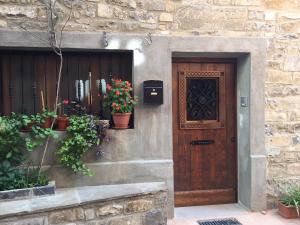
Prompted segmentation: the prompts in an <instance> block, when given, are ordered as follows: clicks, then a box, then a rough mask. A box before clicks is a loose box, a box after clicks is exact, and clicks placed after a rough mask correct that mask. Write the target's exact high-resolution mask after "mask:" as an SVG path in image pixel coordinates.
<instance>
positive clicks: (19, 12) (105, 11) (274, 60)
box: [0, 0, 300, 202]
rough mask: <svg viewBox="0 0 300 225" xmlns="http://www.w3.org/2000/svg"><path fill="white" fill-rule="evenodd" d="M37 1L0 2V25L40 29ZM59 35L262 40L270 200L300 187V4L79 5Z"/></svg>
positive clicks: (276, 0) (184, 0) (135, 1)
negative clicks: (264, 44) (264, 47)
mask: <svg viewBox="0 0 300 225" xmlns="http://www.w3.org/2000/svg"><path fill="white" fill-rule="evenodd" d="M42 2H43V1H39V0H0V28H2V29H9V30H23V28H26V29H27V30H45V28H46V27H47V22H46V11H45V7H44V5H43V3H42ZM69 7H70V1H69V0H64V1H63V0H61V1H59V4H57V9H58V12H64V11H66V10H68V8H69ZM59 22H60V23H62V22H63V20H61V21H59ZM22 27H23V28H22ZM66 30H68V31H80V32H86V31H89V32H91V31H103V30H106V31H118V32H126V33H128V32H134V33H140V32H143V33H145V32H149V31H150V32H152V33H161V34H167V35H182V34H190V35H195V36H197V35H202V36H225V37H264V38H266V39H267V40H268V59H267V65H268V66H267V77H266V80H265V87H266V92H265V96H266V102H265V106H266V111H265V115H266V124H265V135H266V144H265V147H266V149H267V153H268V195H269V200H270V202H272V199H273V198H274V197H276V196H277V195H278V194H279V193H280V192H282V191H284V190H285V189H286V188H287V186H289V185H290V184H300V161H299V160H300V39H299V37H300V1H295V0H86V1H80V0H78V1H77V4H76V5H75V10H74V12H73V17H72V19H71V21H70V22H69V23H68V25H67V27H66Z"/></svg>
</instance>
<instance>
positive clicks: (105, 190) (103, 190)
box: [0, 182, 167, 219]
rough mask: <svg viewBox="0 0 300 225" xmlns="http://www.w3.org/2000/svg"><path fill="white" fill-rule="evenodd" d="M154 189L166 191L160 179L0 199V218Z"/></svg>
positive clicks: (100, 200) (156, 191) (150, 192)
mask: <svg viewBox="0 0 300 225" xmlns="http://www.w3.org/2000/svg"><path fill="white" fill-rule="evenodd" d="M158 192H167V187H166V185H165V184H164V183H163V182H153V183H136V184H119V185H102V186H88V187H77V188H68V189H58V190H57V194H55V195H54V196H47V197H36V198H32V199H26V200H14V201H7V202H0V219H3V218H7V217H14V216H21V215H25V214H34V213H40V212H45V211H51V210H59V209H64V208H70V207H76V206H81V205H86V204H92V203H99V202H107V201H110V200H115V199H120V198H130V197H136V196H141V195H148V194H154V193H158Z"/></svg>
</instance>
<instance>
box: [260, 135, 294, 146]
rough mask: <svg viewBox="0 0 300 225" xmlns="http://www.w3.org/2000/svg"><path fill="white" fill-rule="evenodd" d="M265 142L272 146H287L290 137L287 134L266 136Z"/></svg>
mask: <svg viewBox="0 0 300 225" xmlns="http://www.w3.org/2000/svg"><path fill="white" fill-rule="evenodd" d="M266 140H267V143H268V144H269V145H270V146H273V147H284V146H289V145H290V143H291V138H290V137H289V136H273V137H267V138H266Z"/></svg>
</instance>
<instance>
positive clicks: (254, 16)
mask: <svg viewBox="0 0 300 225" xmlns="http://www.w3.org/2000/svg"><path fill="white" fill-rule="evenodd" d="M248 18H249V19H250V20H264V18H265V13H264V11H256V10H249V12H248Z"/></svg>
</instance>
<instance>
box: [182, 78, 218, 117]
mask: <svg viewBox="0 0 300 225" xmlns="http://www.w3.org/2000/svg"><path fill="white" fill-rule="evenodd" d="M186 85H187V99H186V104H187V120H188V121H197V120H217V119H218V111H219V109H218V106H219V103H218V101H219V100H218V96H219V93H218V92H219V91H218V90H219V87H218V79H217V78H188V79H187V83H186Z"/></svg>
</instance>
